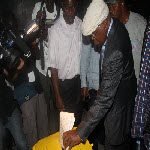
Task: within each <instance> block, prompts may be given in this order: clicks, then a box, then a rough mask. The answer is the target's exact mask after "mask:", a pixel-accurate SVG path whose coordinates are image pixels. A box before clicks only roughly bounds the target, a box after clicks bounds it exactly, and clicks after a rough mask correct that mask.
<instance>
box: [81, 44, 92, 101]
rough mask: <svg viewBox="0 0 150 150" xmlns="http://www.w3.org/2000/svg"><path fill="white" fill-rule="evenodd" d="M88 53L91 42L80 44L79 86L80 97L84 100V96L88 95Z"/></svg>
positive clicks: (89, 52)
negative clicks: (80, 90)
mask: <svg viewBox="0 0 150 150" xmlns="http://www.w3.org/2000/svg"><path fill="white" fill-rule="evenodd" d="M90 54H91V44H89V45H85V44H84V43H83V44H82V52H81V62H80V69H81V72H80V77H81V88H82V97H83V101H85V97H86V96H89V97H90V95H89V92H88V87H87V71H88V67H89V64H90Z"/></svg>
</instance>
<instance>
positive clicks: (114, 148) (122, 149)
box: [105, 138, 134, 150]
mask: <svg viewBox="0 0 150 150" xmlns="http://www.w3.org/2000/svg"><path fill="white" fill-rule="evenodd" d="M131 145H132V140H131V138H129V139H128V140H127V141H125V142H124V143H122V144H120V145H110V143H109V142H108V141H107V139H105V150H134V149H132V147H131Z"/></svg>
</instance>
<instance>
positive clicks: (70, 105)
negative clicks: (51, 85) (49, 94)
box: [59, 75, 83, 126]
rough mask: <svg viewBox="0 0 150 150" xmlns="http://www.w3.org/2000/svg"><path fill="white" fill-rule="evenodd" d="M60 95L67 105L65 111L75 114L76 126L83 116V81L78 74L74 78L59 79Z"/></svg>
mask: <svg viewBox="0 0 150 150" xmlns="http://www.w3.org/2000/svg"><path fill="white" fill-rule="evenodd" d="M59 91H60V96H61V98H62V100H63V102H64V105H65V111H66V112H70V113H74V114H75V126H78V125H79V123H80V121H81V118H82V111H83V109H82V106H83V105H82V99H81V81H80V76H79V75H77V76H75V77H74V78H72V79H66V80H64V81H62V80H59Z"/></svg>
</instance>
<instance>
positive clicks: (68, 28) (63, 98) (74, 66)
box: [48, 0, 82, 125]
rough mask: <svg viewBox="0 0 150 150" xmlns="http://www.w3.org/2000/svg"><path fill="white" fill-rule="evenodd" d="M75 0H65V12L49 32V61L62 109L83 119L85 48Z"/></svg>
mask: <svg viewBox="0 0 150 150" xmlns="http://www.w3.org/2000/svg"><path fill="white" fill-rule="evenodd" d="M76 9H77V2H76V0H63V1H62V10H63V16H60V18H59V19H58V20H57V21H56V22H55V24H54V26H52V28H51V29H50V30H49V32H48V40H49V42H48V58H49V59H48V61H49V64H48V65H49V67H50V68H51V77H52V83H53V87H54V91H55V96H56V107H57V109H58V110H59V111H63V110H65V111H67V112H73V113H75V118H76V121H75V125H77V124H78V123H79V122H80V119H81V112H82V105H81V98H80V89H81V86H80V76H79V75H80V54H81V49H82V33H81V20H80V19H79V18H78V17H77V16H75V13H76Z"/></svg>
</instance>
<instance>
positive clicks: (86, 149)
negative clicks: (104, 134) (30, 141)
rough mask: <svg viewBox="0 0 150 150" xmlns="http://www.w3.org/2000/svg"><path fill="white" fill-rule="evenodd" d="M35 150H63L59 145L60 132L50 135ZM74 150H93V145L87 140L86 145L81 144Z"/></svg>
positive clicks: (34, 147)
mask: <svg viewBox="0 0 150 150" xmlns="http://www.w3.org/2000/svg"><path fill="white" fill-rule="evenodd" d="M32 149H33V150H62V148H61V147H60V143H59V132H57V133H55V134H53V135H50V136H48V137H46V138H44V139H42V140H40V141H38V142H37V143H36V144H35V145H34V146H33V148H32ZM72 150H92V145H91V144H90V143H89V141H88V140H87V141H86V143H85V144H83V143H80V144H79V145H76V146H74V147H73V148H72Z"/></svg>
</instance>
